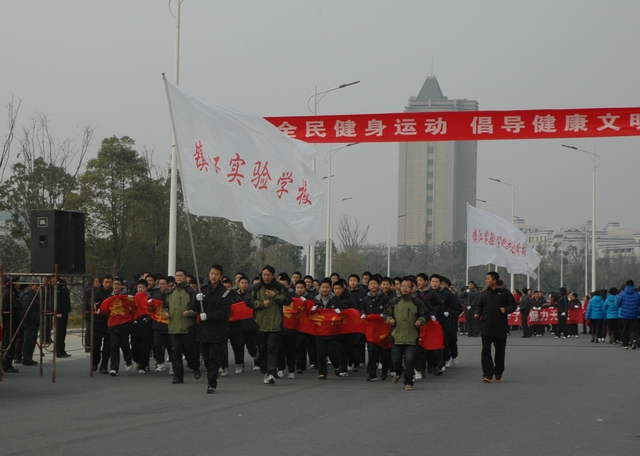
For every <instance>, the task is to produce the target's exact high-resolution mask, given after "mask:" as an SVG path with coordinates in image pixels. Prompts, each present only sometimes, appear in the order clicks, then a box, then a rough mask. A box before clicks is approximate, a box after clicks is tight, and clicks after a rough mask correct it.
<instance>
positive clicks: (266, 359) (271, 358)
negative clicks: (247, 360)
mask: <svg viewBox="0 0 640 456" xmlns="http://www.w3.org/2000/svg"><path fill="white" fill-rule="evenodd" d="M279 334H280V332H263V331H258V335H257V336H256V346H257V347H258V358H257V359H256V365H257V366H258V367H259V368H260V372H262V373H263V374H270V375H273V376H274V377H277V376H278V335H279Z"/></svg>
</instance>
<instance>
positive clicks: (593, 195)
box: [562, 144, 600, 291]
mask: <svg viewBox="0 0 640 456" xmlns="http://www.w3.org/2000/svg"><path fill="white" fill-rule="evenodd" d="M562 147H566V148H567V149H573V150H577V151H579V152H582V153H585V154H587V155H589V157H590V158H591V160H592V161H593V176H592V183H593V185H592V187H593V188H592V189H591V290H592V291H593V290H595V289H596V256H597V254H596V168H597V167H598V166H599V165H600V156H599V155H598V154H596V151H595V149H594V150H593V152H589V151H588V150H582V149H578V148H577V147H575V146H567V145H566V144H562ZM596 159H597V160H596Z"/></svg>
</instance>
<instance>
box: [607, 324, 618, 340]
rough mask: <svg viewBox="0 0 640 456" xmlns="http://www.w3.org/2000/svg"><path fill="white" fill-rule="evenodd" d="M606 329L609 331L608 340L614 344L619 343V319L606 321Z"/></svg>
mask: <svg viewBox="0 0 640 456" xmlns="http://www.w3.org/2000/svg"><path fill="white" fill-rule="evenodd" d="M607 328H608V329H609V338H610V339H611V340H613V341H615V342H619V341H620V319H618V318H612V319H611V320H607Z"/></svg>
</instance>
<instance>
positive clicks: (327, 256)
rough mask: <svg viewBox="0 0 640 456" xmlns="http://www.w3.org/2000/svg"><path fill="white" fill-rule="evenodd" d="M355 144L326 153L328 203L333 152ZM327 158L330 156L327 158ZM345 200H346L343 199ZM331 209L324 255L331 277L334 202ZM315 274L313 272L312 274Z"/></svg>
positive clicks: (331, 149)
mask: <svg viewBox="0 0 640 456" xmlns="http://www.w3.org/2000/svg"><path fill="white" fill-rule="evenodd" d="M355 144H358V143H351V144H347V145H346V146H342V147H338V148H337V149H333V147H331V146H330V147H329V150H328V151H327V152H326V153H325V154H324V161H325V162H326V163H327V165H328V166H329V173H328V174H327V205H329V204H331V178H332V177H333V176H332V175H331V157H333V154H334V153H336V152H337V151H339V150H340V149H344V148H345V147H350V146H353V145H355ZM327 158H329V159H328V160H327ZM341 201H344V200H341ZM330 209H331V210H329V211H327V235H326V244H327V245H326V249H325V255H324V274H325V277H329V274H331V269H330V266H331V261H330V257H331V237H332V236H331V235H332V233H331V230H332V226H333V204H332V205H331V208H330ZM312 275H313V274H312Z"/></svg>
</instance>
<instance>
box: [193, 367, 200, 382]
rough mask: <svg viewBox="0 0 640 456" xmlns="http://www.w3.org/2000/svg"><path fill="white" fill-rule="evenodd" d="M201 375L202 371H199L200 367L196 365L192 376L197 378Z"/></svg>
mask: <svg viewBox="0 0 640 456" xmlns="http://www.w3.org/2000/svg"><path fill="white" fill-rule="evenodd" d="M201 376H202V372H200V368H199V367H198V368H196V369H195V370H194V371H193V378H195V379H196V380H198V379H199V378H200V377H201Z"/></svg>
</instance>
